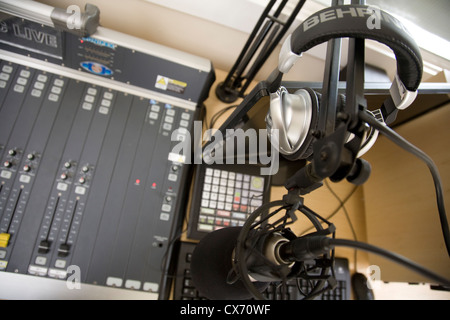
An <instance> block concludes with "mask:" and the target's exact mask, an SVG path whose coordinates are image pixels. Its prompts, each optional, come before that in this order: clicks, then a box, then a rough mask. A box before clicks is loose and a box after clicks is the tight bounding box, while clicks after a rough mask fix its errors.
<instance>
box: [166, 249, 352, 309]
mask: <svg viewBox="0 0 450 320" xmlns="http://www.w3.org/2000/svg"><path fill="white" fill-rule="evenodd" d="M195 246H196V244H195V243H191V242H181V245H180V251H179V255H178V264H177V268H176V272H177V273H176V277H175V292H174V296H173V298H174V299H175V300H206V298H205V297H202V296H201V295H200V294H199V292H198V291H197V289H196V288H195V284H194V282H193V281H192V277H191V269H190V263H191V257H192V253H193V252H194V249H195ZM334 270H335V274H336V280H337V287H336V288H335V289H334V290H330V291H327V292H325V293H322V294H321V295H319V296H318V297H316V298H315V300H350V292H351V291H350V290H351V282H350V281H351V280H350V270H349V266H348V260H347V259H343V258H336V259H335V268H334ZM311 285H312V283H311V281H309V280H304V279H300V280H299V281H298V283H297V280H295V279H294V280H290V281H288V282H287V283H286V288H282V287H281V286H277V285H276V284H271V285H270V286H269V287H268V288H267V289H266V291H264V293H263V296H264V297H265V298H266V299H268V300H301V299H303V298H304V295H302V294H301V292H308V291H310V290H311Z"/></svg>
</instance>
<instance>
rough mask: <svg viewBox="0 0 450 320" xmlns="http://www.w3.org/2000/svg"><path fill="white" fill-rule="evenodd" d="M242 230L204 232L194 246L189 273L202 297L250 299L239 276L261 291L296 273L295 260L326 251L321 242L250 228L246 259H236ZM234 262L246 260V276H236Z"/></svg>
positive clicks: (315, 255)
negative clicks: (247, 279)
mask: <svg viewBox="0 0 450 320" xmlns="http://www.w3.org/2000/svg"><path fill="white" fill-rule="evenodd" d="M241 231H242V227H231V228H224V229H220V230H217V231H214V232H212V233H209V234H208V235H206V236H205V238H203V239H202V240H201V241H200V243H199V244H198V245H197V247H196V249H195V250H194V252H193V254H192V260H191V275H192V280H193V282H194V285H195V287H196V288H197V290H198V291H199V292H200V294H201V295H202V296H204V297H206V298H208V299H211V300H247V299H251V298H253V297H254V295H253V294H252V293H251V292H250V291H249V290H248V289H247V287H246V285H245V283H244V282H243V281H242V279H241V277H245V276H249V277H250V279H251V280H252V284H253V286H254V287H255V288H256V289H257V290H258V291H259V292H260V293H262V292H263V291H264V290H265V289H266V288H267V287H268V286H269V284H270V282H280V281H283V280H286V278H288V277H290V276H292V275H296V274H297V271H298V268H296V267H295V265H296V262H299V261H306V260H311V259H315V258H317V257H318V256H319V255H321V254H325V253H327V252H329V249H328V246H325V247H324V248H322V246H323V243H322V242H320V241H319V242H318V241H309V240H307V241H299V239H300V240H301V239H302V238H298V239H296V240H295V241H294V242H290V241H289V240H288V239H287V238H286V237H284V236H283V235H281V234H280V233H278V232H264V233H261V232H258V231H256V230H252V231H251V232H250V233H249V235H248V237H247V239H246V244H247V246H246V247H247V249H246V252H245V256H246V257H247V258H246V259H245V261H239V262H238V261H237V260H236V257H235V249H236V245H237V240H238V237H239V235H240V233H241ZM252 239H254V240H252ZM306 239H308V238H306ZM299 242H301V243H299ZM237 263H245V265H246V270H248V275H239V272H238V268H237V265H236V264H237ZM283 278H284V279H283Z"/></svg>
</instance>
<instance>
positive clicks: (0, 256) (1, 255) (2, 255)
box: [0, 250, 6, 259]
mask: <svg viewBox="0 0 450 320" xmlns="http://www.w3.org/2000/svg"><path fill="white" fill-rule="evenodd" d="M5 258H6V251H5V250H0V259H5Z"/></svg>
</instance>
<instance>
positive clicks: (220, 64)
mask: <svg viewBox="0 0 450 320" xmlns="http://www.w3.org/2000/svg"><path fill="white" fill-rule="evenodd" d="M39 2H43V3H47V4H51V5H54V6H59V7H62V8H66V7H68V6H69V5H74V4H75V5H79V6H81V7H84V5H85V3H86V2H89V3H92V4H95V5H97V6H98V7H99V8H100V11H101V24H102V25H103V26H104V27H107V28H111V29H114V30H117V31H120V32H123V33H127V34H131V35H134V36H137V37H140V38H143V39H146V40H149V41H153V42H156V43H159V44H162V45H166V46H169V47H172V48H175V49H179V50H182V51H186V52H189V53H192V54H195V55H198V56H202V57H205V58H208V59H210V60H212V62H213V64H214V66H215V68H217V69H222V70H225V71H229V70H230V68H231V67H232V65H233V64H234V62H235V61H236V59H237V57H238V55H239V53H240V52H241V50H242V48H243V46H244V44H245V42H246V41H247V39H248V37H249V33H250V32H251V30H252V29H253V27H254V25H255V24H256V21H257V19H258V18H259V16H260V14H261V12H262V10H263V9H264V7H265V5H266V3H267V0H189V1H186V0H126V1H123V0H39ZM187 4H188V5H187ZM321 7H322V6H321V5H320V4H317V3H315V2H314V1H307V2H306V5H305V8H304V9H303V10H302V11H301V13H300V14H299V17H298V18H299V19H298V21H296V22H295V23H294V25H293V27H292V28H295V26H297V25H298V24H299V23H300V22H301V20H302V19H304V18H305V17H307V16H309V15H310V14H312V13H314V12H315V11H317V10H319V9H320V8H321ZM278 52H279V48H278V49H277V50H275V52H274V53H273V54H272V56H271V57H270V58H269V60H268V61H267V62H266V64H265V66H264V67H263V69H262V70H261V72H260V73H259V74H258V75H257V80H263V79H265V78H267V76H268V75H269V74H270V73H271V72H272V70H273V69H274V68H276V66H277V64H278ZM325 54H326V45H321V46H318V47H316V48H313V49H311V50H309V51H308V52H307V53H305V54H304V55H303V58H302V59H300V61H299V62H298V63H297V65H296V66H295V67H294V68H293V69H292V70H291V72H290V73H289V74H288V75H287V76H286V77H285V80H296V81H322V79H323V72H324V61H325ZM366 61H367V62H368V63H369V64H373V65H375V66H378V67H381V68H383V69H385V70H386V71H387V72H388V74H389V76H390V77H391V78H392V77H393V76H394V75H395V71H396V64H395V58H394V56H393V54H392V51H391V50H390V49H389V48H387V47H385V46H384V45H381V44H379V43H375V42H370V41H368V43H367V50H366ZM345 63H346V52H345V48H344V52H343V56H342V65H345ZM437 71H439V69H436V68H434V67H433V68H427V69H426V70H425V77H424V78H428V77H429V76H431V75H434V74H435V73H436V72H437Z"/></svg>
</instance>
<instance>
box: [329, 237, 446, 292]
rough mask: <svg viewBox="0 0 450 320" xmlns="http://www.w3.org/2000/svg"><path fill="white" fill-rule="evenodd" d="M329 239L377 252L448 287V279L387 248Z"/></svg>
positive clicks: (332, 241)
mask: <svg viewBox="0 0 450 320" xmlns="http://www.w3.org/2000/svg"><path fill="white" fill-rule="evenodd" d="M328 239H329V244H330V245H332V246H342V247H351V248H357V249H361V250H364V251H368V252H370V253H374V254H377V255H379V256H382V257H384V258H386V259H389V260H392V261H394V262H396V263H398V264H401V265H403V266H404V267H407V268H408V269H411V270H413V271H415V272H417V273H419V274H421V275H423V276H425V277H427V278H428V279H430V280H433V281H436V282H437V283H438V284H441V285H444V286H447V287H450V280H448V279H445V278H443V277H441V276H440V275H438V274H436V273H434V272H432V271H430V270H428V269H426V268H424V267H422V266H420V265H418V264H417V263H415V262H413V261H411V260H409V259H407V258H405V257H403V256H401V255H398V254H396V253H393V252H390V251H388V250H385V249H382V248H378V247H375V246H373V245H370V244H367V243H364V242H359V241H353V240H345V239H331V238H328Z"/></svg>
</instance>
